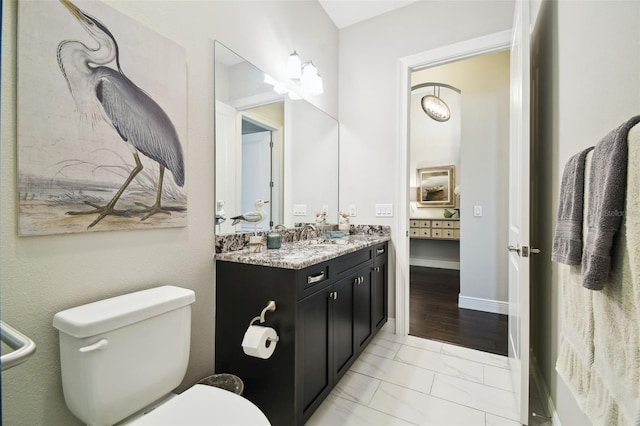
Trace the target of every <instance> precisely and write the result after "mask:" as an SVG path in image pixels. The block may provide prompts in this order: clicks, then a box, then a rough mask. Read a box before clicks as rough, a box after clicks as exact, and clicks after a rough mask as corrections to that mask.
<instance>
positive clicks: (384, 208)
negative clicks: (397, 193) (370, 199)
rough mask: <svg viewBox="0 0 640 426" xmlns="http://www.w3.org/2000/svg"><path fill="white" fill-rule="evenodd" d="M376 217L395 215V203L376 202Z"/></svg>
mask: <svg viewBox="0 0 640 426" xmlns="http://www.w3.org/2000/svg"><path fill="white" fill-rule="evenodd" d="M376 217H393V204H376Z"/></svg>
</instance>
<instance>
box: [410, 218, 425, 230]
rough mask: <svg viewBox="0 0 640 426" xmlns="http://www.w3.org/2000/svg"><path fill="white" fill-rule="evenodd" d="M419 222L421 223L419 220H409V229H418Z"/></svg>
mask: <svg viewBox="0 0 640 426" xmlns="http://www.w3.org/2000/svg"><path fill="white" fill-rule="evenodd" d="M420 222H422V221H421V220H415V219H414V220H410V221H409V227H410V228H418V227H420Z"/></svg>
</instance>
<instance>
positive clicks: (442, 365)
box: [306, 329, 540, 426]
mask: <svg viewBox="0 0 640 426" xmlns="http://www.w3.org/2000/svg"><path fill="white" fill-rule="evenodd" d="M515 404H516V402H515V393H514V392H513V389H512V386H511V382H510V377H509V369H508V361H507V358H506V357H504V356H500V355H495V354H491V353H488V352H481V351H477V350H474V349H468V348H464V347H461V346H454V345H450V344H447V343H442V342H438V341H434V340H426V339H421V338H418V337H415V336H397V335H395V334H393V333H389V332H387V331H385V329H383V330H381V331H380V332H379V333H378V335H377V336H376V337H375V338H374V340H373V341H372V342H371V343H370V344H369V346H368V347H367V348H366V349H365V352H364V353H362V354H361V355H360V357H359V358H358V360H356V362H355V363H354V364H353V366H352V367H351V369H350V370H349V371H348V372H347V373H346V374H345V375H344V377H343V378H342V379H341V380H340V382H339V383H338V384H337V385H336V386H335V388H334V389H333V391H332V392H331V394H330V395H329V396H328V397H327V399H326V400H325V401H324V402H323V403H322V405H321V406H320V407H319V408H318V409H317V410H316V412H315V413H314V414H313V416H312V417H311V418H310V419H309V421H308V422H307V423H306V425H307V426H321V425H322V426H325V425H326V426H329V425H330V426H347V425H350V426H351V425H353V426H356V425H357V426H365V425H367V426H369V425H376V426H383V425H403V426H404V425H438V426H445V425H465V426H476V425H477V426H482V425H485V426H494V425H495V426H498V425H500V426H502V425H504V426H517V425H519V422H518V421H516V419H517V416H516V408H515V407H516V405H515ZM533 424H540V423H533Z"/></svg>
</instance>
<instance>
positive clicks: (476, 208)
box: [473, 206, 482, 217]
mask: <svg viewBox="0 0 640 426" xmlns="http://www.w3.org/2000/svg"><path fill="white" fill-rule="evenodd" d="M473 215H474V216H475V217H482V206H473Z"/></svg>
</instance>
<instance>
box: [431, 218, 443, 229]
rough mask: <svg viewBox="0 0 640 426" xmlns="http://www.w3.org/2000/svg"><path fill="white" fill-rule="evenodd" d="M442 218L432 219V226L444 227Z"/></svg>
mask: <svg viewBox="0 0 640 426" xmlns="http://www.w3.org/2000/svg"><path fill="white" fill-rule="evenodd" d="M442 222H443V221H442V220H432V221H431V227H432V228H442V227H443V226H442Z"/></svg>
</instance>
